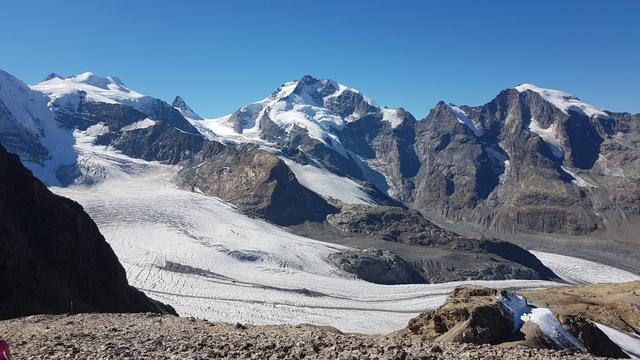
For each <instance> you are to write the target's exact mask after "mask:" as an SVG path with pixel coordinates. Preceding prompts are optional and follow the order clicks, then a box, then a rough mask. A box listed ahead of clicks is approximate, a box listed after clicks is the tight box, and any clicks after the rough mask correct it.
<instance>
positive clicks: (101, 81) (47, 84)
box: [31, 72, 157, 112]
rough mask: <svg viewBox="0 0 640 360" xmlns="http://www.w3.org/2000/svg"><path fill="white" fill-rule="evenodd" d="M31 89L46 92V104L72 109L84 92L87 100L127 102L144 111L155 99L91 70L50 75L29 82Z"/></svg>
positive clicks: (114, 102)
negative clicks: (47, 99) (31, 82)
mask: <svg viewBox="0 0 640 360" xmlns="http://www.w3.org/2000/svg"><path fill="white" fill-rule="evenodd" d="M31 89H33V90H35V91H38V92H41V93H43V94H46V95H47V96H48V97H49V99H50V102H49V106H50V107H54V106H55V107H61V108H71V109H74V108H75V107H76V106H77V104H78V102H79V101H80V99H81V97H82V96H85V98H86V100H87V101H94V102H103V103H108V104H121V105H127V106H131V107H133V108H135V109H138V110H140V111H143V112H144V111H145V110H146V109H148V107H150V106H152V104H153V103H155V102H156V101H157V100H156V99H154V98H152V97H150V96H145V95H142V94H140V93H138V92H135V91H133V90H131V89H129V88H127V87H126V86H125V85H124V84H123V83H122V81H120V79H118V78H117V77H111V76H108V77H98V76H96V75H95V74H93V73H91V72H85V73H82V74H79V75H76V76H69V77H64V78H62V77H53V78H51V79H49V80H45V81H42V82H40V83H38V84H36V85H33V86H31ZM83 94H84V95H83Z"/></svg>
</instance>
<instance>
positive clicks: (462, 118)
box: [449, 104, 483, 137]
mask: <svg viewBox="0 0 640 360" xmlns="http://www.w3.org/2000/svg"><path fill="white" fill-rule="evenodd" d="M449 108H451V110H452V111H453V112H454V114H455V115H456V118H457V119H458V122H459V123H461V124H464V125H466V126H467V127H468V128H469V129H470V130H471V131H472V132H473V134H474V135H475V136H477V137H480V136H482V134H483V131H482V129H481V128H480V126H479V125H480V124H477V123H475V122H474V121H473V120H471V119H469V117H468V116H467V113H465V112H464V110H462V109H461V108H459V107H457V106H455V105H453V104H449Z"/></svg>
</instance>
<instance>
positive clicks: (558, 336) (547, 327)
mask: <svg viewBox="0 0 640 360" xmlns="http://www.w3.org/2000/svg"><path fill="white" fill-rule="evenodd" d="M497 298H498V300H499V301H500V303H501V304H502V307H503V309H504V310H505V311H506V312H507V313H508V314H509V315H511V316H512V317H513V327H514V329H516V331H518V330H520V328H522V325H524V323H525V322H528V321H530V322H532V323H534V324H536V325H537V326H538V328H539V329H540V331H541V332H542V333H543V334H544V335H545V336H546V337H547V338H548V339H549V340H550V341H551V342H553V343H554V345H555V346H557V347H558V348H560V349H572V350H578V351H582V352H586V349H585V347H584V345H583V344H582V343H581V342H580V341H578V340H577V339H576V338H575V337H574V336H573V335H571V334H570V333H569V332H568V331H567V330H566V329H565V328H564V327H563V326H562V324H560V322H559V321H558V319H556V317H555V315H554V314H553V312H551V310H549V309H547V308H535V307H532V306H530V305H529V304H527V300H526V299H525V298H524V297H523V296H520V295H516V294H513V293H503V294H500V295H498V297H497Z"/></svg>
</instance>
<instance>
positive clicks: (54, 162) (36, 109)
mask: <svg viewBox="0 0 640 360" xmlns="http://www.w3.org/2000/svg"><path fill="white" fill-rule="evenodd" d="M0 98H1V99H2V100H3V102H4V103H5V105H6V106H7V109H9V111H10V112H11V114H12V115H13V117H14V118H15V120H16V121H17V125H18V126H20V127H21V128H22V129H24V130H25V131H26V132H29V133H31V134H32V135H34V136H35V138H37V139H38V141H39V142H40V144H42V145H43V146H44V147H45V148H46V149H47V150H48V152H49V155H48V158H47V159H46V160H45V161H44V162H43V163H38V162H35V161H29V160H24V161H23V163H24V165H25V166H26V167H27V168H28V169H29V170H31V172H33V174H34V175H35V176H36V177H38V179H40V180H41V181H42V182H44V183H45V184H47V185H57V184H59V181H58V179H57V177H56V175H55V172H56V170H57V169H58V168H59V167H60V166H63V165H70V164H73V163H75V161H76V154H75V153H74V151H73V149H72V147H73V144H74V142H75V139H74V137H73V135H72V133H71V131H69V130H66V129H63V128H61V127H60V126H59V124H58V122H57V121H55V116H54V114H53V112H52V111H51V109H49V107H48V106H47V100H48V99H47V98H46V97H45V96H43V95H42V94H40V93H37V92H35V91H32V90H31V89H30V88H29V87H28V86H27V85H26V84H25V83H23V82H22V81H20V80H18V79H16V78H15V77H14V76H12V75H10V74H8V73H6V72H4V71H2V70H0Z"/></svg>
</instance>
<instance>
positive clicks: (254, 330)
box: [0, 314, 595, 360]
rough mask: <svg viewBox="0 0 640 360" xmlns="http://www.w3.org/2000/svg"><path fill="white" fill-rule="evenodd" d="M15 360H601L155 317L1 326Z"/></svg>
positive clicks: (35, 320)
mask: <svg viewBox="0 0 640 360" xmlns="http://www.w3.org/2000/svg"><path fill="white" fill-rule="evenodd" d="M0 334H6V335H4V336H6V340H7V341H8V342H9V344H11V345H12V352H13V354H14V356H15V358H17V359H219V358H227V359H229V358H233V359H301V358H305V359H431V360H435V359H441V360H447V359H504V360H516V359H518V360H519V359H585V360H586V359H595V357H592V356H590V355H583V354H578V355H575V354H569V353H565V352H561V351H554V350H538V349H528V348H524V347H520V348H512V349H502V348H498V347H493V346H489V345H472V344H456V343H441V344H435V343H433V342H424V341H421V340H420V339H418V338H405V337H397V336H367V335H358V334H342V333H340V332H339V331H337V330H335V329H333V328H322V327H317V326H311V325H299V326H245V325H235V326H234V325H230V324H214V323H209V322H207V321H203V320H194V319H188V318H176V317H172V316H158V315H152V314H83V315H74V316H65V315H57V316H52V315H49V316H31V317H28V318H22V319H15V320H8V321H0Z"/></svg>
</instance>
